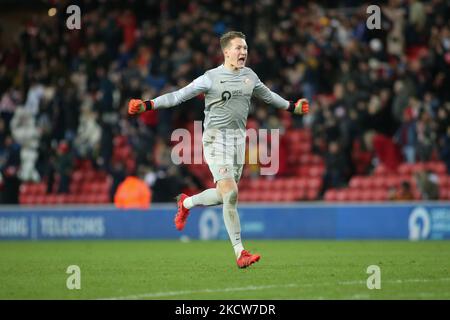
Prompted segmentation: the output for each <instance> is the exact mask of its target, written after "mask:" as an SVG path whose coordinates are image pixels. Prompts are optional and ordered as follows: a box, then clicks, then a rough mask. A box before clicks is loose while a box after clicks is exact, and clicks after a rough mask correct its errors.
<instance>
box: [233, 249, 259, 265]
mask: <svg viewBox="0 0 450 320" xmlns="http://www.w3.org/2000/svg"><path fill="white" fill-rule="evenodd" d="M260 258H261V256H260V255H259V254H251V253H250V252H248V251H247V250H242V252H241V256H240V257H239V259H237V265H238V267H239V268H247V267H248V266H250V265H251V264H254V263H255V262H258V261H259V259H260Z"/></svg>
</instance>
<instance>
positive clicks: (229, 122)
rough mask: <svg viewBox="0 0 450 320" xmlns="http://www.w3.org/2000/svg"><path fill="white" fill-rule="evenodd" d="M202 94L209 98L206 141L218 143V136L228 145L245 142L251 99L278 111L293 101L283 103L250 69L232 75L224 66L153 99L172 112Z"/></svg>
mask: <svg viewBox="0 0 450 320" xmlns="http://www.w3.org/2000/svg"><path fill="white" fill-rule="evenodd" d="M201 93H204V94H205V122H204V124H203V126H204V129H205V133H204V136H203V140H205V139H207V140H209V138H211V137H212V136H214V137H213V138H212V139H215V140H216V142H217V138H218V137H217V135H218V134H220V133H222V134H223V133H224V132H226V135H222V137H223V139H225V137H226V140H227V141H228V140H229V138H230V137H232V136H233V134H230V133H231V132H235V135H234V137H235V138H237V139H239V140H241V138H244V140H245V128H246V123H247V116H248V112H249V108H250V100H251V97H252V96H254V97H256V98H259V99H261V100H263V101H264V102H265V103H267V104H269V105H273V106H274V107H277V108H281V109H287V108H288V106H289V101H287V100H285V99H283V98H282V97H280V96H279V95H278V94H276V93H275V92H272V91H270V90H269V88H267V87H266V86H265V85H264V84H263V83H262V82H261V81H260V80H259V78H258V76H257V75H256V73H255V72H254V71H253V70H252V69H250V68H247V67H245V68H242V69H239V70H238V71H236V72H232V71H230V70H228V69H227V68H225V67H224V65H223V64H222V65H220V66H218V67H217V68H214V69H211V70H208V71H206V72H205V73H204V74H203V75H202V76H200V77H198V78H197V79H195V80H194V81H192V82H191V83H190V84H189V85H187V86H186V87H184V88H181V89H179V90H177V91H174V92H171V93H167V94H164V95H162V96H159V97H157V98H155V99H153V102H154V108H155V109H162V108H170V107H173V106H176V105H179V104H180V103H183V102H184V101H187V100H189V99H191V98H193V97H195V96H197V95H199V94H201Z"/></svg>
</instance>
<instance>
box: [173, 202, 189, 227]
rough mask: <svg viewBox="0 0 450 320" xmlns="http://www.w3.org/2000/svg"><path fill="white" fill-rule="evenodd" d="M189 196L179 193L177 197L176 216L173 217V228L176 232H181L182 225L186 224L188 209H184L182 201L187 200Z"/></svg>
mask: <svg viewBox="0 0 450 320" xmlns="http://www.w3.org/2000/svg"><path fill="white" fill-rule="evenodd" d="M188 197H189V196H188V195H187V194H184V193H181V194H179V195H178V196H177V198H176V199H177V205H178V211H177V215H176V216H175V227H176V228H177V229H178V230H180V231H181V230H183V229H184V225H185V224H186V220H187V217H188V215H189V209H186V208H185V207H184V206H183V201H184V199H186V198H188Z"/></svg>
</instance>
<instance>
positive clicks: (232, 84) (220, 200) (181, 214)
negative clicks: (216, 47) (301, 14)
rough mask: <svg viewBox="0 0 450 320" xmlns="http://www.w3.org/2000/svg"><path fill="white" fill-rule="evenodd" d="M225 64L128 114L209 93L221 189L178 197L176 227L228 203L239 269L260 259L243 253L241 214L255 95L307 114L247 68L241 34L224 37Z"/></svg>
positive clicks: (213, 158)
mask: <svg viewBox="0 0 450 320" xmlns="http://www.w3.org/2000/svg"><path fill="white" fill-rule="evenodd" d="M220 46H221V48H222V52H223V55H224V60H225V61H224V63H223V64H222V65H220V66H218V67H217V68H214V69H211V70H208V71H206V72H205V73H204V74H203V75H202V76H200V77H198V78H197V79H195V80H194V81H193V82H191V83H190V84H189V85H187V86H186V87H184V88H181V89H179V90H177V91H174V92H171V93H167V94H164V95H162V96H159V97H157V98H155V99H152V100H149V101H142V100H140V99H131V100H130V102H129V105H128V113H129V114H130V115H136V114H139V113H142V112H145V111H148V110H153V109H155V110H157V109H162V108H170V107H173V106H176V105H179V104H181V103H183V102H184V101H187V100H189V99H191V98H193V97H195V96H197V95H199V94H201V93H204V94H205V121H204V129H205V130H204V133H203V138H202V141H203V153H204V156H205V159H206V162H207V163H208V166H209V169H210V171H211V173H212V176H213V178H214V183H215V184H216V188H212V189H208V190H205V191H203V192H201V193H199V194H196V195H194V196H192V197H189V196H187V195H185V194H180V195H179V196H178V197H177V205H178V212H177V214H176V216H175V226H176V228H177V229H178V230H182V229H183V228H184V226H185V224H186V219H187V217H188V215H189V209H191V208H192V207H194V206H199V205H202V206H213V205H218V204H223V219H224V222H225V227H226V229H227V232H228V235H229V237H230V240H231V244H232V246H233V249H234V252H235V255H236V259H237V265H238V267H240V268H245V267H248V266H250V265H251V264H253V263H255V262H257V261H258V260H259V259H260V255H257V254H251V253H250V252H248V251H247V250H244V246H243V244H242V240H241V226H240V221H239V215H238V211H237V203H238V186H237V183H238V182H239V180H240V177H241V174H242V169H243V164H244V161H243V159H244V157H245V128H246V122H247V116H248V112H249V107H250V99H251V97H252V96H254V97H256V98H259V99H261V100H263V101H264V102H265V103H267V104H270V105H273V106H274V107H276V108H280V109H284V110H287V111H289V112H292V113H295V114H299V115H303V114H306V113H308V111H309V104H308V101H307V100H306V99H299V100H298V101H296V102H295V103H294V102H289V101H287V100H285V99H283V98H282V97H280V96H279V95H278V94H276V93H274V92H272V91H270V90H269V89H268V88H267V87H266V86H265V85H264V84H263V83H262V82H261V81H260V80H259V78H258V76H257V75H256V74H255V72H253V70H251V69H250V68H247V67H245V62H246V60H247V50H248V49H247V43H246V41H245V35H244V34H243V33H241V32H237V31H230V32H227V33H225V34H224V35H223V36H222V37H221V38H220Z"/></svg>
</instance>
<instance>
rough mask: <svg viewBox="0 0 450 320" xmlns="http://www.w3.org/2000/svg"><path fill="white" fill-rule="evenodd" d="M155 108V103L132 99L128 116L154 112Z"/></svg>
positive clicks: (129, 103)
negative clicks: (149, 111)
mask: <svg viewBox="0 0 450 320" xmlns="http://www.w3.org/2000/svg"><path fill="white" fill-rule="evenodd" d="M153 106H154V103H153V101H151V100H150V101H142V100H141V99H131V100H130V102H128V114H130V115H136V114H140V113H142V112H145V111H148V110H152V109H153Z"/></svg>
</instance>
